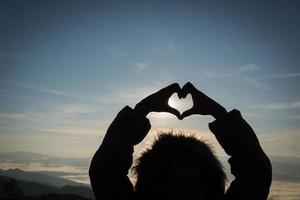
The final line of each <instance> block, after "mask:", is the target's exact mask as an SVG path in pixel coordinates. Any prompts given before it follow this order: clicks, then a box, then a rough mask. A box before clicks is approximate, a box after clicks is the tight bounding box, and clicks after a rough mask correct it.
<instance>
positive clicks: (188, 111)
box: [179, 108, 196, 120]
mask: <svg viewBox="0 0 300 200" xmlns="http://www.w3.org/2000/svg"><path fill="white" fill-rule="evenodd" d="M193 114H196V113H195V111H194V109H193V108H191V109H189V110H186V111H184V112H183V113H182V114H181V116H180V118H179V119H181V120H183V119H184V118H186V117H188V116H190V115H193Z"/></svg>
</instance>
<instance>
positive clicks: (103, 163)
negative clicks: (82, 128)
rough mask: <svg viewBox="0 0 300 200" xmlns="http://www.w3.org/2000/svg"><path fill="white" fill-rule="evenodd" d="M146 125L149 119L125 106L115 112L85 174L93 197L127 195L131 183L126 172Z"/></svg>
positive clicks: (145, 130) (105, 197)
mask: <svg viewBox="0 0 300 200" xmlns="http://www.w3.org/2000/svg"><path fill="white" fill-rule="evenodd" d="M149 129H150V123H149V120H148V119H147V118H145V117H142V116H141V115H140V113H137V112H136V111H134V110H133V109H131V108H129V107H128V106H127V107H125V108H124V109H123V110H121V111H120V112H119V114H118V115H117V117H116V118H115V119H114V121H113V122H112V124H111V125H110V126H109V128H108V130H107V132H106V135H105V137H104V139H103V141H102V144H101V146H100V147H99V149H98V150H97V152H96V153H95V155H94V157H93V159H92V162H91V166H90V171H89V174H90V180H91V185H92V187H93V190H94V193H95V196H96V198H97V199H101V200H102V199H104V200H105V199H119V197H120V199H121V197H122V195H123V197H129V196H130V195H131V193H132V192H133V187H132V184H131V183H130V181H129V179H128V177H127V174H128V170H129V169H130V167H131V164H132V154H133V147H134V145H136V144H138V143H139V142H140V141H141V140H142V139H143V138H144V137H145V135H146V134H147V133H148V131H149ZM111 197H115V198H111Z"/></svg>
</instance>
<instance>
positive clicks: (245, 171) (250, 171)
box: [209, 110, 272, 200]
mask: <svg viewBox="0 0 300 200" xmlns="http://www.w3.org/2000/svg"><path fill="white" fill-rule="evenodd" d="M209 127H210V129H211V131H212V132H213V133H214V134H215V136H216V138H217V140H218V141H219V143H220V144H221V146H222V147H223V148H224V150H225V152H226V153H227V154H228V155H230V156H231V158H230V159H229V163H230V166H231V172H232V174H233V175H234V176H235V180H234V181H233V182H232V183H231V186H230V187H229V189H228V191H227V197H228V199H230V200H235V199H267V195H268V192H269V187H270V183H271V177H272V172H271V164H270V161H269V159H268V157H267V156H266V154H265V153H264V152H263V150H262V148H261V146H260V144H259V141H258V139H257V137H256V135H255V133H254V131H253V130H252V128H251V127H250V126H249V124H248V123H247V122H246V121H245V120H244V119H243V118H242V116H241V114H240V112H239V111H237V110H233V111H231V112H229V113H228V114H227V115H225V116H223V118H221V119H217V120H216V121H215V122H213V123H211V124H210V126H209Z"/></svg>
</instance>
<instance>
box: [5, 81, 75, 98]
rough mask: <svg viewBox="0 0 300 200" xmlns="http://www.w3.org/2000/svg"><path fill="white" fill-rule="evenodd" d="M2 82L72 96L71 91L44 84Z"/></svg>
mask: <svg viewBox="0 0 300 200" xmlns="http://www.w3.org/2000/svg"><path fill="white" fill-rule="evenodd" d="M2 82H3V83H5V84H9V85H15V86H19V87H23V88H27V89H31V90H34V91H39V92H44V93H50V94H55V95H60V96H70V93H67V92H64V91H61V90H56V89H52V88H48V87H45V86H42V85H35V84H31V83H25V82H18V81H16V82H12V81H2Z"/></svg>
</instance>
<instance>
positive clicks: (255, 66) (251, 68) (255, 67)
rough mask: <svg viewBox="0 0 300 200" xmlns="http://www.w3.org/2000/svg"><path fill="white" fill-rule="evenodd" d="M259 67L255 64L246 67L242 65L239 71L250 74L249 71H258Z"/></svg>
mask: <svg viewBox="0 0 300 200" xmlns="http://www.w3.org/2000/svg"><path fill="white" fill-rule="evenodd" d="M260 69H261V67H260V66H258V65H255V64H248V65H244V66H242V67H240V68H239V70H241V71H243V72H251V71H257V70H260Z"/></svg>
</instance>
